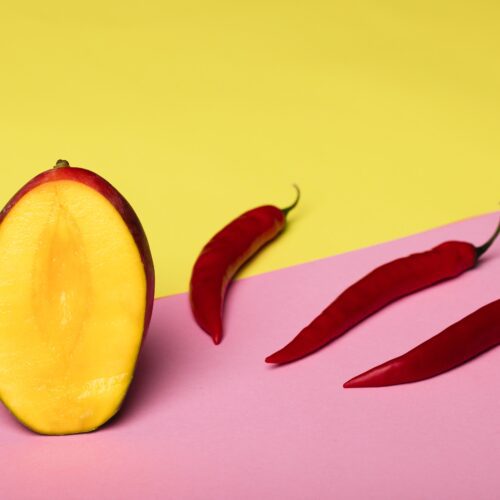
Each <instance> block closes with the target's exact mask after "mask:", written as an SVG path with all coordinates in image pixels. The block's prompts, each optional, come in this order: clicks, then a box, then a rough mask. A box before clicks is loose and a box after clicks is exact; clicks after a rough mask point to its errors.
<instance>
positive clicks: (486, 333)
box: [344, 299, 500, 388]
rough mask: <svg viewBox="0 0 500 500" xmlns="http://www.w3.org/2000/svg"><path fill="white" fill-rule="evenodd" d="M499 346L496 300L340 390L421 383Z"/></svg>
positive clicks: (499, 305)
mask: <svg viewBox="0 0 500 500" xmlns="http://www.w3.org/2000/svg"><path fill="white" fill-rule="evenodd" d="M498 344H500V299H498V300H495V301H493V302H490V303H489V304H487V305H485V306H483V307H481V308H480V309H478V310H477V311H475V312H473V313H472V314H469V316H466V317H465V318H463V319H461V320H460V321H458V322H457V323H454V324H453V325H451V326H449V327H448V328H446V329H445V330H443V331H442V332H441V333H438V334H437V335H436V336H434V337H432V338H430V339H429V340H427V341H425V342H423V343H422V344H420V345H418V346H417V347H415V348H413V349H412V350H411V351H408V352H407V353H406V354H403V355H402V356H399V357H397V358H394V359H391V360H390V361H386V362H385V363H383V364H381V365H379V366H376V367H375V368H372V369H371V370H368V371H366V372H364V373H362V374H361V375H358V376H356V377H354V378H352V379H351V380H349V381H348V382H346V383H345V384H344V387H346V388H350V387H382V386H385V385H396V384H406V383H408V382H417V381H419V380H425V379H427V378H430V377H434V376H435V375H439V374H440V373H444V372H446V371H448V370H451V369H452V368H455V367H457V366H459V365H461V364H463V363H465V362H466V361H468V360H469V359H472V358H474V357H475V356H477V355H478V354H481V353H482V352H485V351H487V350H488V349H491V348H492V347H495V346H497V345H498Z"/></svg>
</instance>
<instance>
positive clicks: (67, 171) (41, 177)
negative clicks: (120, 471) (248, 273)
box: [0, 166, 155, 432]
mask: <svg viewBox="0 0 500 500" xmlns="http://www.w3.org/2000/svg"><path fill="white" fill-rule="evenodd" d="M61 180H68V181H74V182H80V183H82V184H84V185H86V186H88V187H90V188H92V189H94V190H95V191H97V192H98V193H100V194H101V195H102V196H104V197H105V198H106V199H107V201H108V202H109V203H111V205H112V206H113V207H114V208H115V209H116V211H117V212H118V213H119V214H120V216H121V217H122V219H123V221H124V222H125V224H126V226H127V228H128V230H129V232H130V234H131V235H132V237H133V239H134V242H135V244H136V246H137V249H138V250H139V254H140V256H141V261H142V264H143V267H144V273H145V278H146V308H145V314H144V326H143V332H142V340H141V348H142V346H143V345H144V339H145V338H146V335H147V332H148V329H149V325H150V322H151V316H152V313H153V304H154V292H155V271H154V264H153V258H152V255H151V250H150V247H149V243H148V240H147V237H146V234H145V232H144V229H143V227H142V224H141V222H140V220H139V218H138V216H137V214H136V213H135V211H134V209H133V208H132V206H131V205H130V203H129V202H128V201H127V200H126V199H125V198H124V197H123V196H122V195H121V194H120V193H119V192H118V190H117V189H115V188H114V187H113V185H112V184H110V183H109V182H108V181H107V180H105V179H104V178H103V177H101V176H100V175H98V174H96V173H95V172H92V171H90V170H87V169H84V168H79V167H70V166H67V167H66V166H65V167H54V168H51V169H50V170H46V171H44V172H41V173H40V174H38V175H36V176H35V177H33V179H31V180H30V181H28V182H27V183H26V184H25V185H24V186H23V187H22V188H21V189H19V191H17V193H16V194H15V195H14V196H13V197H12V198H11V199H10V200H9V201H8V203H7V204H6V205H5V207H4V208H3V209H2V211H1V212H0V224H2V222H3V220H4V219H5V217H6V216H7V215H8V214H9V212H10V210H11V209H12V208H13V207H14V206H15V205H16V203H17V202H18V201H19V200H20V199H21V198H22V197H23V196H24V195H26V194H27V193H29V192H30V191H31V190H32V189H34V188H36V187H37V186H40V185H41V184H44V183H47V182H54V181H61ZM122 402H123V401H122ZM7 408H8V409H9V411H11V410H10V408H9V407H8V406H7ZM119 409H120V407H118V408H116V411H115V413H117V412H118V410H119ZM14 416H15V417H16V418H17V419H18V420H19V421H21V422H22V423H23V424H24V425H25V426H26V427H27V428H29V429H31V430H33V431H34V432H38V431H37V430H36V429H32V428H31V427H30V425H29V424H28V423H27V422H25V421H24V420H22V419H19V417H18V416H17V415H15V414H14ZM110 418H111V417H110ZM108 421H109V420H108ZM92 430H95V429H91V430H90V431H89V432H91V431H92Z"/></svg>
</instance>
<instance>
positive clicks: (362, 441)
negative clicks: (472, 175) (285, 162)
mask: <svg viewBox="0 0 500 500" xmlns="http://www.w3.org/2000/svg"><path fill="white" fill-rule="evenodd" d="M498 216H499V214H498V213H496V214H490V215H486V216H483V217H477V218H474V219H470V220H467V221H463V222H459V223H456V224H452V225H450V226H447V227H444V228H439V229H436V230H433V231H430V232H427V233H425V234H420V235H416V236H412V237H410V238H405V239H403V240H399V241H395V242H391V243H387V244H383V245H379V246H376V247H372V248H367V249H363V250H359V251H356V252H352V253H348V254H344V255H339V256H334V257H331V258H328V259H324V260H320V261H315V262H312V263H308V264H304V265H300V266H296V267H292V268H288V269H284V270H281V271H275V272H272V273H268V274H265V275H262V276H258V277H254V278H249V279H246V280H242V281H239V282H237V283H236V284H235V285H234V286H233V288H232V290H231V293H230V297H229V301H228V307H227V310H226V313H227V314H226V335H225V337H224V339H223V341H222V344H221V345H220V346H218V347H215V346H213V344H212V343H211V340H210V339H209V337H208V336H207V335H206V334H204V333H202V332H201V331H199V330H198V328H197V327H196V325H195V324H194V322H193V320H192V319H191V315H190V312H189V308H188V302H187V297H186V295H177V296H173V297H168V298H164V299H160V300H158V301H157V302H156V304H155V311H154V316H153V322H152V326H151V331H150V335H149V336H148V338H147V341H146V344H145V347H144V350H143V352H142V354H141V358H140V363H139V367H138V370H137V374H136V379H135V381H134V384H133V387H132V390H131V392H130V394H129V397H128V399H127V402H126V404H125V406H124V411H123V412H122V413H121V414H120V415H119V416H118V417H117V418H116V419H115V420H114V421H113V422H112V423H110V424H109V425H107V426H106V427H105V428H103V429H102V430H100V431H98V432H95V433H92V434H88V435H80V436H66V437H42V436H37V435H35V434H32V433H31V432H29V431H27V430H25V429H24V428H23V427H21V426H20V425H18V424H17V423H16V422H15V421H14V419H13V418H12V417H11V416H10V415H9V413H8V412H7V411H6V410H3V409H2V410H1V411H0V444H1V456H0V470H1V471H2V480H1V481H0V498H2V499H10V498H22V499H30V498H44V499H48V498H50V499H59V498H60V499H72V498H75V499H76V498H78V499H83V498H99V499H101V498H103V499H108V498H109V499H129V498H148V499H150V498H182V499H207V498H211V499H212V498H213V499H231V500H236V499H245V498H248V499H253V498H273V499H275V498H280V499H281V498H285V499H300V500H303V499H320V498H336V499H344V498H345V499H348V498H363V499H371V498H379V499H388V498H395V499H396V498H397V499H401V498H404V499H405V500H408V499H422V498H450V499H471V498H481V499H489V498H491V499H493V498H498V496H499V494H500V475H499V474H498V465H499V463H500V423H499V422H500V397H499V394H500V391H499V389H500V349H496V350H492V351H490V352H488V353H486V354H484V355H482V356H480V357H478V358H477V359H475V360H474V361H472V362H470V363H468V364H467V365H464V366H463V367H460V368H458V369H456V370H453V371H452V372H449V373H447V374H444V375H442V376H439V377H436V378H434V379H431V380H428V381H424V382H420V383H417V384H412V385H405V386H396V387H389V388H381V389H358V390H356V389H351V390H347V389H343V388H342V383H343V382H344V381H346V380H347V379H349V378H350V377H352V376H353V375H356V374H358V373H360V372H361V371H364V370H366V369H367V368H370V367H372V366H374V365H375V364H378V363H380V362H382V361H385V360H387V359H389V358H391V357H393V356H395V355H398V354H401V353H403V352H405V351H406V350H408V349H409V348H411V347H413V346H414V345H415V344H417V343H419V342H421V341H423V340H425V339H426V338H428V337H430V336H431V335H434V334H436V333H438V332H439V331H440V330H441V329H443V328H444V327H446V326H447V325H449V324H450V323H452V322H454V321H456V320H458V319H459V318H461V317H463V316H465V315H466V314H468V313H469V312H472V311H473V310H475V309H476V308H478V307H479V306H481V305H483V304H485V303H487V302H489V301H491V300H493V299H496V298H498V297H499V296H500V279H499V278H500V242H498V243H497V244H496V245H495V246H494V247H493V248H492V249H491V250H490V252H489V254H488V255H487V256H486V257H485V258H484V259H483V261H482V263H481V264H480V265H479V266H478V267H477V268H476V269H474V270H473V271H470V272H468V273H466V274H465V275H463V276H462V277H460V278H458V279H456V280H453V281H450V282H446V283H443V284H440V285H438V286H435V287H433V288H432V289H429V290H426V291H424V292H421V293H419V294H417V295H414V296H411V297H408V298H406V299H404V300H401V301H400V302H398V303H396V304H393V305H391V306H390V307H388V308H387V309H385V310H384V311H382V312H380V313H379V314H377V315H376V316H374V317H372V318H370V319H369V320H367V321H365V322H364V323H362V324H361V325H359V326H358V327H356V328H355V329H353V330H352V331H351V332H349V333H348V334H346V335H345V336H344V337H342V338H340V339H339V340H337V341H336V342H334V343H332V344H330V345H329V346H328V347H326V348H325V349H323V350H322V351H320V352H318V353H317V354H315V355H313V356H311V357H309V358H307V359H304V360H303V361H301V362H299V363H296V364H292V365H289V366H285V367H278V368H273V367H271V366H268V365H265V364H264V358H265V356H266V355H268V354H270V353H271V352H273V351H274V350H275V349H277V348H278V347H281V346H282V345H283V344H284V343H285V342H287V341H288V340H289V339H290V338H291V337H292V336H293V335H295V334H296V333H297V331H298V330H299V329H300V328H301V327H303V326H304V325H305V324H306V323H308V322H309V321H310V320H311V319H312V317H313V316H314V315H316V314H317V313H319V312H320V311H321V310H322V308H323V307H324V306H326V305H327V304H328V303H329V302H330V301H331V299H333V298H334V297H335V296H336V295H337V294H338V293H339V292H340V291H341V290H342V289H343V288H345V287H346V286H347V285H349V284H350V283H352V282H353V281H354V280H356V279H358V278H359V277H360V276H362V275H363V274H364V273H366V272H367V271H369V270H371V269H372V268H373V267H374V266H377V265H378V264H381V263H383V262H385V261H387V260H389V259H392V258H395V257H399V256H402V255H405V254H408V253H411V252H414V251H420V250H424V249H427V248H429V247H430V246H433V245H435V244H437V243H440V242H442V241H444V240H446V239H464V240H468V241H472V242H474V243H476V244H480V243H482V242H483V241H484V240H485V239H486V238H487V237H488V235H489V234H490V233H491V232H492V231H493V229H494V227H495V225H496V223H497V221H498Z"/></svg>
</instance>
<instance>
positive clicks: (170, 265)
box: [0, 0, 500, 296]
mask: <svg viewBox="0 0 500 500" xmlns="http://www.w3.org/2000/svg"><path fill="white" fill-rule="evenodd" d="M499 16H500V4H499V3H498V2H493V1H491V2H489V1H484V0H483V1H477V2H472V3H471V2H465V1H461V2H460V1H459V2H457V1H453V2H452V1H444V0H437V1H418V2H417V1H415V2H399V1H396V0H393V1H391V0H385V1H378V2H373V1H368V0H366V1H344V2H339V1H326V0H325V1H319V0H309V1H307V2H306V1H277V0H266V1H241V2H234V1H220V0H216V1H206V2H201V1H200V2H194V1H190V0H188V1H182V2H168V1H167V2H165V1H155V2H153V1H145V2H144V1H142V2H138V1H137V2H132V1H130V0H120V1H116V0H112V1H106V2H104V3H103V2H102V1H95V0H90V1H85V2H67V1H64V2H63V1H54V0H47V1H45V2H35V1H34V0H28V1H25V2H16V3H14V2H10V5H9V6H3V7H2V13H1V17H0V55H1V66H0V67H1V76H0V110H1V114H0V138H1V140H0V144H1V148H2V151H1V152H2V156H1V159H2V165H1V173H2V179H1V182H0V202H1V203H4V202H6V201H7V199H8V198H9V197H10V196H11V195H12V194H13V193H14V192H15V191H16V190H17V189H18V188H19V187H20V186H21V185H22V184H24V183H25V182H26V181H27V180H28V179H29V178H31V177H32V176H33V175H35V174H36V173H38V172H39V171H41V170H45V169H46V168H49V167H51V166H52V165H53V163H54V162H55V160H56V159H58V158H60V157H61V158H66V159H68V160H70V162H71V163H72V164H74V165H75V166H82V167H85V168H89V169H91V170H95V171H97V172H98V173H100V174H101V175H103V176H104V177H106V178H107V179H108V180H110V181H111V182H112V183H113V184H114V185H115V186H116V187H117V188H118V189H119V190H121V191H122V192H123V194H125V195H126V197H127V198H128V199H129V201H130V202H131V203H132V205H133V206H134V207H135V208H136V211H137V212H138V214H139V216H140V218H141V220H142V221H143V224H144V226H145V229H146V231H147V234H148V236H149V239H150V243H151V246H152V250H153V255H154V258H155V263H156V269H157V279H158V288H157V295H158V296H159V295H165V294H170V293H175V292H181V291H184V290H186V289H187V286H188V279H189V274H190V268H191V265H192V263H193V261H194V259H195V257H196V255H197V253H198V251H199V250H200V248H201V247H202V245H203V244H204V243H205V242H206V241H207V239H208V238H209V237H210V236H211V235H212V234H213V233H214V232H215V231H216V230H218V229H220V228H221V227H222V226H223V225H224V224H225V223H227V222H228V221H229V220H230V219H231V218H233V217H234V216H236V215H238V214H239V213H240V212H242V211H244V210H246V209H249V208H252V207H254V206H256V205H259V204H263V203H275V204H278V205H280V206H282V205H286V204H288V203H289V202H290V201H291V200H292V198H293V190H292V188H291V186H290V185H291V183H292V182H296V183H298V184H299V185H300V187H301V188H302V192H303V198H302V203H301V205H300V207H299V208H298V209H297V210H296V211H295V212H294V213H293V216H291V218H290V221H291V226H290V230H289V231H288V232H287V233H286V234H284V235H283V237H282V238H281V239H280V240H279V241H276V243H274V244H273V245H271V246H269V247H268V248H266V250H265V252H263V253H262V254H261V255H260V256H259V258H258V259H255V260H254V261H253V262H252V263H251V264H250V266H248V268H247V269H246V270H245V272H244V273H243V274H244V275H249V274H255V273H260V272H263V271H267V270H271V269H276V268H280V267H284V266H288V265H292V264H295V263H299V262H305V261H308V260H312V259H315V258H319V257H324V256H327V255H332V254H335V253H339V252H344V251H347V250H351V249H354V248H358V247H361V246H366V245H370V244H373V243H377V242H381V241H385V240H389V239H393V238H397V237H400V236H404V235H408V234H411V233H415V232H418V231H421V230H424V229H427V228H430V227H433V226H437V225H441V224H445V223H447V222H451V221H454V220H457V219H461V218H464V217H468V216H472V215H476V214H480V213H484V212H489V211H492V210H495V209H497V203H498V201H500V141H499V121H500V119H499V117H500V99H499V98H500V93H499V89H500V64H499V54H500V31H499V30H498V21H499ZM485 236H486V235H485Z"/></svg>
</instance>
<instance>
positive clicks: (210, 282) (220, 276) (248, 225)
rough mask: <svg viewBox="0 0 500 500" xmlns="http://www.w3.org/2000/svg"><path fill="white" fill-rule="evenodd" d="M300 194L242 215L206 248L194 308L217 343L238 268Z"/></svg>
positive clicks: (277, 228) (196, 274)
mask: <svg viewBox="0 0 500 500" xmlns="http://www.w3.org/2000/svg"><path fill="white" fill-rule="evenodd" d="M294 187H295V189H296V190H297V197H296V198H295V201H294V202H293V203H292V205H290V206H289V207H287V208H283V209H280V208H277V207H275V206H273V205H265V206H262V207H257V208H254V209H253V210H249V211H248V212H245V213H244V214H242V215H240V216H239V217H237V218H236V219H234V220H233V221H232V222H230V223H229V224H228V225H227V226H225V227H224V228H223V229H222V230H221V231H219V232H218V233H217V234H216V235H215V236H214V237H213V238H212V239H211V240H210V241H209V242H208V243H207V244H206V245H205V246H204V247H203V249H202V251H201V253H200V255H199V256H198V259H197V260H196V262H195V264H194V267H193V272H192V275H191V283H190V293H189V296H190V302H191V310H192V311H193V315H194V317H195V319H196V322H197V323H198V325H199V326H200V327H201V328H202V329H203V330H204V331H205V332H206V333H208V334H209V335H210V336H211V337H212V339H213V341H214V343H215V344H218V343H219V342H220V341H221V339H222V310H223V306H224V298H225V294H226V290H227V287H228V285H229V283H230V281H231V279H232V278H233V276H234V275H235V274H236V272H237V271H238V269H240V267H241V266H242V265H243V264H244V263H245V262H246V261H248V260H249V259H250V257H252V256H253V255H255V254H256V253H257V252H258V251H259V250H260V249H261V248H262V247H263V246H264V245H265V244H266V243H268V242H269V241H271V240H272V239H273V238H275V237H276V236H277V235H278V234H279V233H280V232H281V231H282V230H283V229H284V228H285V224H286V215H287V214H288V212H290V210H292V209H293V208H295V206H296V205H297V203H298V202H299V198H300V191H299V188H298V187H297V186H294Z"/></svg>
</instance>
